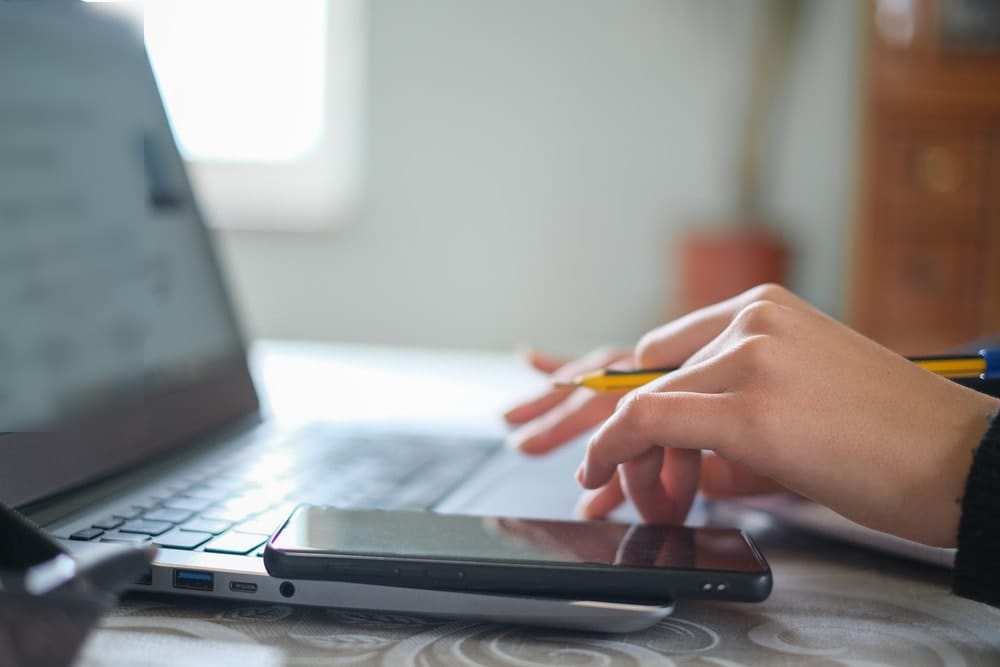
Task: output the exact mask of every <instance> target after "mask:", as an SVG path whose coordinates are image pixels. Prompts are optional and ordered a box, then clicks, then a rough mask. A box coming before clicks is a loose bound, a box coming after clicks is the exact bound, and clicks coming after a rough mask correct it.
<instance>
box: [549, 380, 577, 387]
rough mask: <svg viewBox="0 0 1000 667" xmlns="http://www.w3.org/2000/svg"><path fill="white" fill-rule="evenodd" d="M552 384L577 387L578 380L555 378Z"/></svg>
mask: <svg viewBox="0 0 1000 667" xmlns="http://www.w3.org/2000/svg"><path fill="white" fill-rule="evenodd" d="M552 386H554V387H575V386H576V382H574V381H572V380H553V381H552Z"/></svg>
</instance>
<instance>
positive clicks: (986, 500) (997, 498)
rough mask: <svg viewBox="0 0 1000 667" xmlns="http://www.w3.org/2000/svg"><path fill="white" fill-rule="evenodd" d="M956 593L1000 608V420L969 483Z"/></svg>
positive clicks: (960, 530)
mask: <svg viewBox="0 0 1000 667" xmlns="http://www.w3.org/2000/svg"><path fill="white" fill-rule="evenodd" d="M952 589H953V590H954V591H955V593H957V594H958V595H961V596H962V597H967V598H971V599H973V600H978V601H980V602H986V603H987V604H991V605H994V606H998V607H1000V416H996V417H994V418H993V422H992V423H991V424H990V427H989V429H988V430H987V431H986V435H985V436H983V441H982V443H981V444H980V445H979V448H978V449H977V450H976V453H975V455H974V456H973V460H972V469H971V470H970V471H969V479H968V481H966V483H965V495H964V496H963V497H962V518H961V520H960V521H959V524H958V554H957V555H956V557H955V573H954V578H953V580H952Z"/></svg>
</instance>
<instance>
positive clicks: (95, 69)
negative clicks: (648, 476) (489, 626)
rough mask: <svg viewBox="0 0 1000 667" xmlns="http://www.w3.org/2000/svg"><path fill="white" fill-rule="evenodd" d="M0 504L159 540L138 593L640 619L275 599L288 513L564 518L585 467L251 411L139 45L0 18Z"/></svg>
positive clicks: (224, 306) (484, 599)
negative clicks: (265, 559) (299, 508)
mask: <svg viewBox="0 0 1000 667" xmlns="http://www.w3.org/2000/svg"><path fill="white" fill-rule="evenodd" d="M0 88H2V90H3V91H4V92H3V95H2V96H0V304H2V306H0V307H2V313H3V317H2V320H0V432H3V434H2V435H0V451H2V452H3V463H2V464H0V500H2V501H3V502H5V503H7V504H8V505H11V506H14V507H16V508H18V509H19V510H20V511H21V512H22V513H23V514H25V515H26V516H28V517H29V518H31V519H32V520H34V521H35V522H36V523H38V524H39V525H42V526H43V527H44V528H45V529H46V530H47V531H49V532H50V534H52V535H54V536H55V537H57V538H59V539H60V541H61V542H62V543H63V544H65V545H66V547H67V548H68V549H70V550H72V551H76V552H82V551H87V550H94V549H115V548H119V549H120V548H122V547H121V545H146V544H151V543H152V544H157V545H159V547H160V548H159V555H158V557H157V558H156V560H155V562H154V563H153V565H152V567H151V568H150V570H149V571H148V572H146V573H144V575H143V576H142V577H141V578H140V579H139V580H138V581H136V582H135V584H134V585H133V587H132V588H133V590H136V591H143V592H147V593H154V594H155V593H164V594H172V595H187V596H197V597H203V598H222V599H231V600H239V601H244V602H254V603H265V602H266V603H274V602H278V603H295V604H303V605H317V606H324V607H341V608H352V609H371V610H391V611H397V612H409V613H421V614H437V615H441V614H444V615H448V616H461V617H463V618H469V619H487V620H499V621H516V622H525V621H527V620H530V621H531V622H532V623H541V624H549V625H556V626H562V627H578V628H597V629H603V630H605V631H608V630H611V631H628V630H634V629H638V628H640V627H645V626H648V625H650V624H652V623H655V622H656V621H658V620H659V619H661V618H662V617H663V616H665V615H666V614H667V613H669V612H670V609H671V607H670V605H664V606H648V605H632V604H616V603H611V602H591V601H578V600H551V599H531V598H518V597H516V596H509V597H504V596H493V595H483V594H468V593H455V592H448V591H444V590H442V591H437V590H420V591H417V590H412V589H404V588H391V587H379V586H370V585H359V584H347V583H335V582H315V581H310V582H303V581H284V580H278V579H274V578H271V577H269V576H268V575H267V573H266V571H265V569H264V566H263V563H262V558H261V554H262V549H263V545H264V542H265V541H266V540H267V538H268V536H269V534H270V533H271V532H272V531H273V530H274V529H275V528H277V527H278V526H279V525H280V524H281V523H282V522H283V520H284V519H285V518H286V516H287V515H288V513H289V512H290V510H291V509H292V507H294V506H295V505H296V504H297V503H311V504H331V505H340V506H345V507H376V508H405V509H425V510H435V511H449V512H468V513H481V514H510V515H521V516H541V517H551V518H560V517H569V516H570V515H571V511H572V507H573V504H574V502H575V500H576V496H577V493H578V489H577V488H576V485H575V483H574V482H573V480H572V474H571V471H572V470H573V467H574V466H575V464H576V462H577V461H578V460H579V456H580V451H579V448H576V449H575V450H574V448H572V447H570V448H567V449H566V450H565V452H564V453H561V454H559V455H557V456H554V457H551V458H549V459H547V460H546V461H545V462H543V463H537V462H529V461H527V460H525V459H522V458H521V457H519V456H518V455H516V454H515V453H512V452H508V451H506V450H505V448H504V447H502V445H501V443H500V442H499V441H498V440H484V439H482V438H481V437H479V438H466V437H460V436H457V435H455V434H454V431H453V430H451V431H449V434H448V435H434V434H428V433H422V434H417V433H391V432H382V431H378V430H372V429H365V430H364V431H357V432H352V431H350V430H348V429H347V428H346V427H345V426H343V425H340V426H331V425H329V424H323V423H313V424H308V425H305V426H302V427H299V428H296V429H295V430H292V431H286V430H283V429H282V428H279V427H277V426H275V425H274V424H272V423H270V422H269V421H268V420H267V419H266V418H264V417H263V416H262V414H261V410H260V405H259V403H258V395H257V392H256V390H255V387H254V383H253V381H252V378H251V374H250V371H249V369H248V365H247V355H246V348H245V345H244V342H243V339H242V337H241V334H240V330H239V327H238V325H237V322H236V317H235V315H234V311H233V307H232V303H231V301H230V299H229V296H228V293H227V290H226V288H225V285H224V282H223V276H222V275H221V272H220V270H219V267H218V265H217V263H216V258H215V253H214V252H213V249H212V244H211V239H210V236H209V234H208V232H207V230H206V228H205V225H204V222H203V220H202V218H201V216H200V215H199V212H198V206H197V202H196V200H195V196H194V194H193V193H192V190H191V188H190V187H189V184H188V181H187V178H186V175H185V171H184V165H183V162H182V159H181V157H180V155H179V153H178V151H177V148H176V145H175V143H174V139H173V136H172V134H171V128H170V126H169V122H168V119H167V117H166V114H165V112H164V109H163V106H162V103H161V100H160V98H159V94H158V92H157V89H156V84H155V79H154V77H153V75H152V72H151V70H150V67H149V64H148V61H147V59H146V55H145V51H144V48H143V45H142V37H141V34H139V31H138V30H137V29H136V28H135V27H130V26H128V25H126V24H124V23H120V22H118V21H116V20H114V19H112V18H111V17H110V16H108V15H106V14H105V13H103V12H101V11H99V10H98V9H96V8H95V7H93V6H90V5H74V4H73V3H68V4H62V3H60V4H54V5H53V4H33V3H4V2H0Z"/></svg>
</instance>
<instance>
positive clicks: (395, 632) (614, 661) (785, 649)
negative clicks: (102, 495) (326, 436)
mask: <svg viewBox="0 0 1000 667" xmlns="http://www.w3.org/2000/svg"><path fill="white" fill-rule="evenodd" d="M758 542H759V543H760V545H761V547H762V549H763V550H764V552H765V553H766V555H767V557H768V559H769V560H770V562H771V565H772V568H773V569H774V575H775V586H774V592H773V593H772V594H771V597H770V598H769V599H768V600H767V601H766V602H764V603H761V604H720V603H708V602H701V603H695V602H689V603H683V602H682V603H680V604H678V606H677V611H676V613H675V614H674V615H673V616H672V617H670V618H668V619H666V620H664V621H662V622H661V623H659V624H658V625H656V626H654V627H652V628H649V629H647V630H645V631H642V632H638V633H634V634H629V635H601V634H596V633H595V634H585V633H578V632H560V631H553V630H540V629H532V628H520V627H513V626H500V625H491V624H482V623H468V622H462V621H456V620H441V619H429V618H417V617H412V616H400V615H394V614H374V613H358V612H351V611H345V610H332V609H310V608H301V607H292V606H286V605H265V606H254V605H237V604H226V603H223V604H218V603H211V604H199V603H197V602H192V601H190V600H188V599H178V600H163V599H157V600H154V599H128V600H126V601H125V603H124V604H123V605H122V607H121V608H119V609H117V610H116V611H114V612H113V613H112V614H110V615H109V616H107V617H106V618H105V619H104V620H103V622H102V623H101V625H100V629H99V630H98V631H97V632H96V633H95V634H94V635H93V636H92V637H91V639H90V640H89V641H88V643H87V644H86V646H85V648H84V651H83V654H82V655H81V657H80V660H79V662H78V664H79V665H80V667H91V666H97V665H129V666H132V665H180V664H206V665H234V666H235V665H238V666H239V667H251V666H256V665H260V666H265V665H266V666H273V665H388V666H393V667H395V666H396V665H402V666H405V665H414V666H419V667H424V666H429V665H462V666H469V667H472V666H476V665H484V666H492V665H505V666H507V665H509V666H511V667H528V666H531V665H588V666H595V667H596V666H603V665H711V666H713V667H736V666H738V665H765V664H766V665H770V664H776V665H797V664H805V665H810V666H813V667H821V666H826V665H842V666H844V667H876V666H878V665H906V666H908V667H924V666H938V665H941V666H944V665H948V666H953V665H954V666H962V665H968V666H970V667H971V666H975V665H983V666H986V665H991V666H996V665H1000V610H996V609H993V608H990V607H987V606H985V605H981V604H977V603H974V602H970V601H967V600H963V599H960V598H957V597H955V596H953V595H951V594H950V593H949V591H948V577H949V574H948V572H946V571H943V570H938V569H936V568H931V567H925V566H920V565H916V564H913V563H909V562H906V561H902V560H898V559H894V558H890V557H885V556H880V555H877V554H873V553H869V552H866V551H864V550H861V549H857V548H854V547H849V546H845V545H840V544H836V543H832V542H829V541H826V540H821V539H815V538H812V537H809V536H805V535H802V534H800V533H795V532H790V531H780V530H774V529H772V530H770V531H769V532H765V533H764V534H761V535H758Z"/></svg>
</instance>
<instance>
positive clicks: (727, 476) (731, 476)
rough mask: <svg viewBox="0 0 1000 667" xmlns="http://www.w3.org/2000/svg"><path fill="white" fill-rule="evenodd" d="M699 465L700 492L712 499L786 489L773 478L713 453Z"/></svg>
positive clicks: (776, 491) (777, 491) (706, 456)
mask: <svg viewBox="0 0 1000 667" xmlns="http://www.w3.org/2000/svg"><path fill="white" fill-rule="evenodd" d="M701 465H702V468H701V486H700V489H701V492H702V493H704V494H705V496H706V497H708V498H711V499H713V500H717V499H721V498H732V497H735V496H752V495H758V494H764V493H781V492H785V491H787V489H785V487H783V486H781V485H780V484H778V483H777V482H775V481H774V480H773V479H771V478H769V477H764V476H762V475H758V474H757V473H755V472H754V471H752V470H750V469H749V468H747V467H746V466H744V465H740V464H738V463H734V462H732V461H728V460H726V459H724V458H722V457H721V456H717V455H715V454H706V455H705V457H704V458H703V459H702V462H701Z"/></svg>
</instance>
